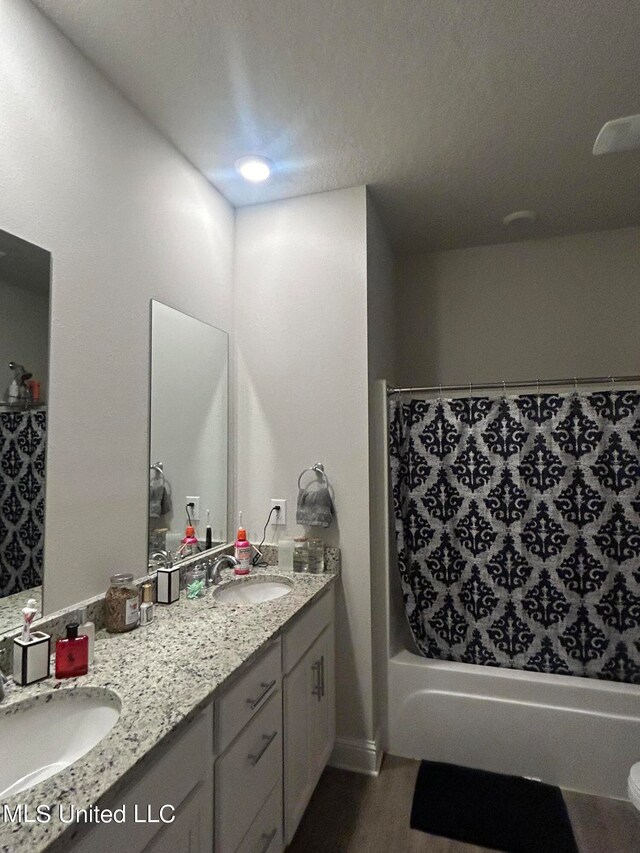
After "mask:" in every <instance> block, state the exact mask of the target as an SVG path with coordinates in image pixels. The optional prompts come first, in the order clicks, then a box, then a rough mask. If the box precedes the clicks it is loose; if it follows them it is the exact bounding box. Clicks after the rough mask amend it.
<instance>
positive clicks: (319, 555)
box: [308, 539, 324, 575]
mask: <svg viewBox="0 0 640 853" xmlns="http://www.w3.org/2000/svg"><path fill="white" fill-rule="evenodd" d="M308 548H309V558H308V563H309V572H310V573H311V574H314V575H319V574H321V573H322V572H324V542H323V541H322V539H309V542H308Z"/></svg>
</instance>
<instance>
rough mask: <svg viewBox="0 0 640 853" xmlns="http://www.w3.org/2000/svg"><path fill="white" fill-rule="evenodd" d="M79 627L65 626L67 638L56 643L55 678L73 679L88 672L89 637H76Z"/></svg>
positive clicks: (76, 624)
mask: <svg viewBox="0 0 640 853" xmlns="http://www.w3.org/2000/svg"><path fill="white" fill-rule="evenodd" d="M78 628H79V625H78V623H77V622H71V623H70V624H69V625H67V636H66V639H64V640H58V642H57V643H56V678H75V676H76V675H86V674H87V673H88V672H89V637H87V635H86V634H84V635H82V636H80V637H79V636H78Z"/></svg>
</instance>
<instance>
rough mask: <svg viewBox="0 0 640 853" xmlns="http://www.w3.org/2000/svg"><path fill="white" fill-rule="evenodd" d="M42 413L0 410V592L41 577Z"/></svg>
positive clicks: (3, 593) (9, 591) (36, 581)
mask: <svg viewBox="0 0 640 853" xmlns="http://www.w3.org/2000/svg"><path fill="white" fill-rule="evenodd" d="M46 439H47V414H46V412H45V411H44V410H37V411H34V410H31V411H26V412H0V598H2V597H4V596H6V595H12V594H13V593H15V592H20V591H22V590H25V589H31V588H32V587H34V586H38V585H39V584H41V583H42V565H43V559H44V491H45V482H44V478H45V454H46Z"/></svg>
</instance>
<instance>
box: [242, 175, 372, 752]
mask: <svg viewBox="0 0 640 853" xmlns="http://www.w3.org/2000/svg"><path fill="white" fill-rule="evenodd" d="M235 287H236V306H237V310H236V316H235V330H236V337H237V349H238V362H237V384H236V405H237V423H236V431H237V442H238V447H239V448H240V449H241V452H240V453H239V456H238V460H237V488H238V508H239V509H242V510H243V512H244V516H243V520H244V523H245V526H246V527H247V530H248V533H249V536H250V538H251V539H252V540H253V541H259V538H260V535H261V533H262V528H263V525H264V523H265V521H266V518H267V514H268V512H269V509H270V499H271V498H285V499H286V500H287V502H288V504H287V512H288V518H287V521H288V524H287V529H286V534H288V535H291V534H294V533H296V534H297V535H299V534H300V533H302V529H301V528H298V527H297V526H296V524H295V510H296V498H297V480H298V475H299V473H300V472H301V471H302V469H303V468H306V467H308V466H309V465H311V464H312V463H313V462H316V461H321V462H323V463H324V465H325V468H326V471H327V474H328V476H329V478H330V480H331V483H332V485H333V487H334V490H335V503H336V508H337V523H335V522H334V524H333V526H332V527H331V528H330V529H329V530H327V531H326V533H325V534H324V535H325V541H327V542H329V543H335V544H337V543H338V541H339V542H340V546H341V548H342V578H341V582H340V587H339V590H338V596H337V645H336V648H337V670H338V671H337V716H338V719H337V732H338V738H339V740H343V741H350V740H354V741H357V742H362V741H364V740H369V741H370V740H371V739H372V738H373V734H374V722H373V706H372V662H371V612H370V607H371V604H370V574H369V483H368V464H369V458H368V415H367V371H368V366H367V250H366V193H365V189H364V187H357V188H353V189H346V190H339V191H336V192H329V193H322V194H318V195H312V196H306V197H303V198H295V199H289V200H285V201H279V202H275V203H271V204H265V205H258V206H255V207H246V208H242V209H240V210H238V211H237V216H236V276H235ZM317 531H319V528H314V529H312V532H314V535H315V532H317ZM284 534H285V532H284V531H283V532H282V533H281V534H280V535H284ZM321 535H322V534H321ZM276 539H277V530H276V529H275V528H273V527H272V528H271V529H270V530H269V531H268V536H267V541H275V540H276Z"/></svg>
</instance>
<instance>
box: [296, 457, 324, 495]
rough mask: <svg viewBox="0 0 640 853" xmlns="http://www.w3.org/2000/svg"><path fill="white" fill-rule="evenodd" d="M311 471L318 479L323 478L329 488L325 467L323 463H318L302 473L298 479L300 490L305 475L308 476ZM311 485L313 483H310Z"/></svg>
mask: <svg viewBox="0 0 640 853" xmlns="http://www.w3.org/2000/svg"><path fill="white" fill-rule="evenodd" d="M310 471H313V473H314V474H315V475H316V477H318V476H319V477H321V478H322V479H323V480H324V482H325V483H326V484H327V486H328V485H329V478H328V477H327V475H326V474H325V473H324V465H323V464H322V462H316V463H315V464H314V465H312V466H311V467H310V468H305V469H304V471H302V473H301V474H300V476H299V477H298V489H301V488H302V485H301V483H302V478H303V477H304V475H305V474H307V473H308V472H310ZM309 485H311V483H309Z"/></svg>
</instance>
